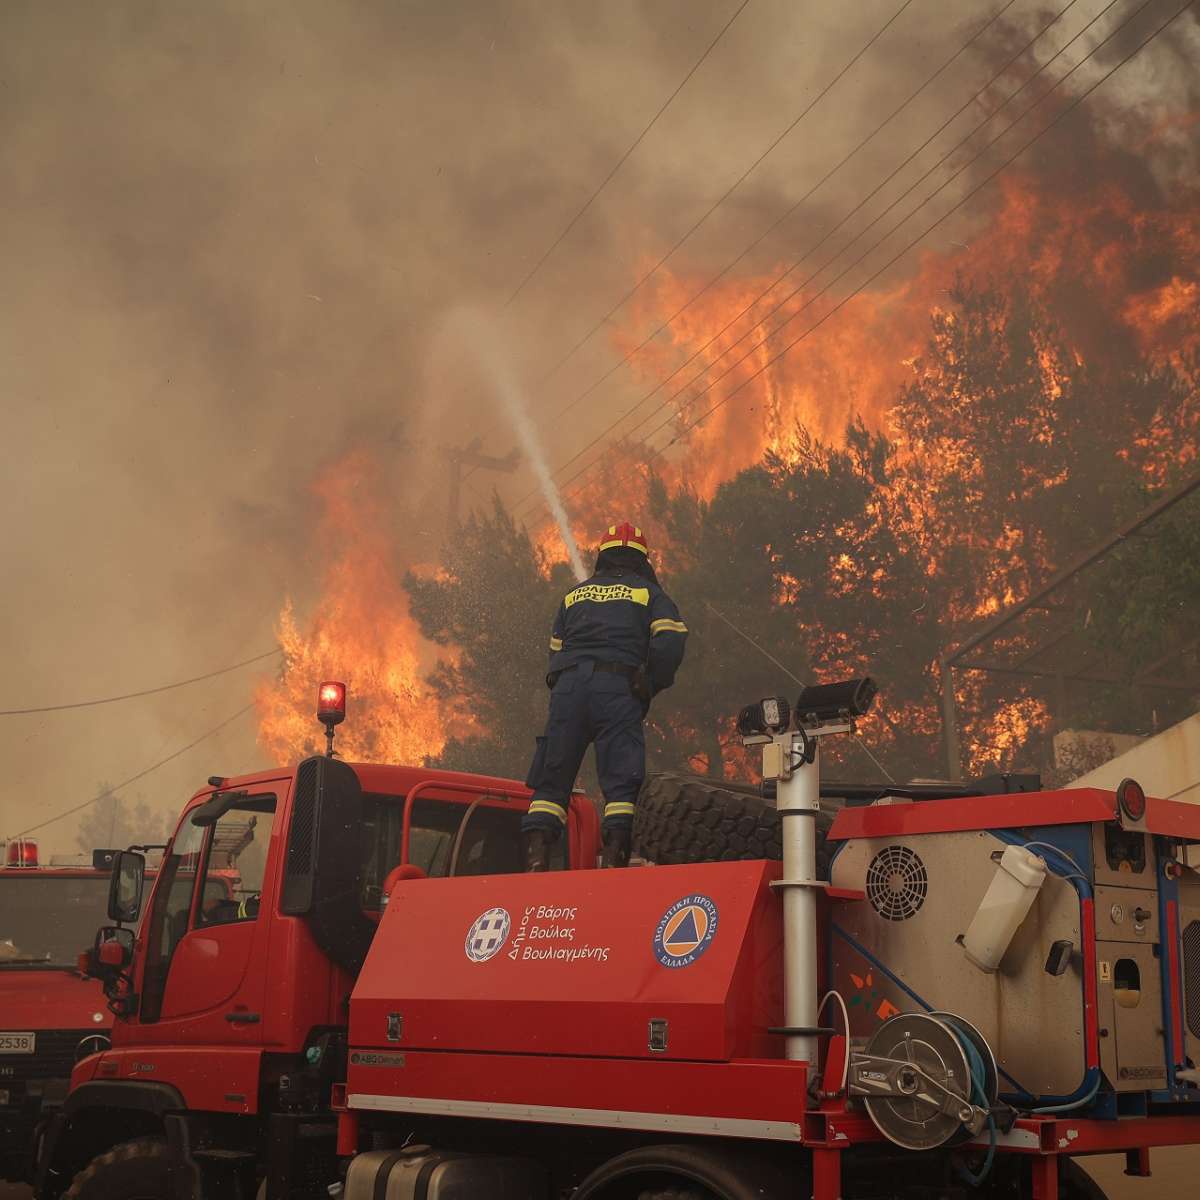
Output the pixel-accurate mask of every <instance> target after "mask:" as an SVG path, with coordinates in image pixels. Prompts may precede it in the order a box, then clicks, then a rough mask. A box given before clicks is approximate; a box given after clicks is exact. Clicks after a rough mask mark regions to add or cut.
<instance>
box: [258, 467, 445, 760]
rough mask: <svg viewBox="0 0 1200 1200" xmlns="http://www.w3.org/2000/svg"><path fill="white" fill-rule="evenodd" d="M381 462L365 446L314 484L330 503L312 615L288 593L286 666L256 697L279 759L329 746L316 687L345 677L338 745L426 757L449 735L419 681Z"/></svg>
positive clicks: (358, 755) (267, 744) (383, 755)
mask: <svg viewBox="0 0 1200 1200" xmlns="http://www.w3.org/2000/svg"><path fill="white" fill-rule="evenodd" d="M380 490H381V489H380V486H379V478H378V472H377V470H376V467H375V464H374V462H373V460H372V459H371V457H370V456H369V455H367V454H366V453H363V452H359V453H355V454H352V455H350V456H348V457H347V458H345V459H343V460H341V461H340V462H338V463H336V464H335V465H334V466H333V467H332V468H331V469H330V470H328V471H326V472H325V474H324V475H323V476H322V477H321V479H320V480H319V481H318V482H317V484H316V486H315V488H314V491H315V493H316V495H317V496H318V498H319V499H320V501H321V504H322V506H323V509H324V513H323V517H322V521H321V524H320V528H319V531H318V537H317V541H318V545H319V546H320V547H321V548H322V550H323V552H324V555H325V558H326V564H325V568H324V571H323V574H322V581H321V590H320V599H319V600H318V601H317V604H316V606H315V610H314V612H313V613H312V615H311V617H310V618H309V619H308V621H307V622H306V623H302V622H301V621H300V620H299V619H298V618H297V615H296V612H295V609H294V607H293V605H292V602H291V601H290V600H289V601H288V602H287V603H286V604H285V606H284V609H283V612H282V614H281V615H280V618H279V624H278V628H277V633H278V636H279V642H280V645H281V646H282V647H283V651H284V668H283V673H282V675H281V676H280V678H279V679H278V680H277V681H275V682H274V683H268V684H263V685H262V686H261V687H260V688H259V690H258V694H257V696H256V698H255V700H256V704H257V708H258V719H259V741H260V743H261V744H262V746H263V747H264V748H265V749H266V750H267V751H268V752H269V753H270V754H272V755H273V756H274V757H275V758H276V759H277V760H279V761H284V762H286V761H291V760H295V759H296V758H298V757H302V756H304V755H308V754H313V753H318V752H320V751H322V750H323V749H324V745H325V739H324V733H323V731H322V729H321V727H320V726H319V725H318V724H317V721H316V709H317V687H318V685H319V684H320V683H321V682H322V681H323V680H327V679H336V680H340V681H343V682H345V683H346V684H347V692H348V698H347V717H346V723H345V724H344V725H342V726H341V727H340V728H339V730H338V737H337V748H338V753H339V754H340V755H341V756H342V757H344V758H347V759H350V760H352V761H369V762H386V763H420V762H422V761H423V760H424V759H426V758H427V757H430V756H432V755H436V754H437V753H439V752H440V751H441V749H442V747H443V746H444V744H445V741H446V735H445V731H444V729H443V726H442V721H441V719H440V718H439V716H438V710H437V706H436V705H434V704H433V703H431V701H430V696H429V694H428V690H427V688H426V686H425V684H424V683H423V681H422V675H423V670H422V664H423V661H424V660H427V658H428V656H429V650H428V647H427V646H426V645H425V643H424V641H423V639H422V638H421V636H420V633H419V631H418V629H417V626H416V624H415V622H414V621H413V620H412V618H411V616H410V615H409V612H408V600H407V596H406V594H405V591H404V587H403V582H402V576H401V571H400V566H399V564H398V562H397V558H396V547H395V544H394V542H393V541H392V539H391V538H389V536H388V534H387V530H388V527H389V524H388V522H387V521H386V520H385V517H384V510H383V506H382V504H381V502H380V500H379V493H380Z"/></svg>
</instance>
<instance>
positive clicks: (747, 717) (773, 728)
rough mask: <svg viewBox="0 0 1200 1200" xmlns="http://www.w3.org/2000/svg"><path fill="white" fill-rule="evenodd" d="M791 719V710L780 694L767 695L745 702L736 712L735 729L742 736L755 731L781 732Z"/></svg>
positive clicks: (747, 735)
mask: <svg viewBox="0 0 1200 1200" xmlns="http://www.w3.org/2000/svg"><path fill="white" fill-rule="evenodd" d="M791 721H792V710H791V708H790V707H789V706H788V702H787V700H785V699H784V698H783V697H782V696H768V697H767V698H766V699H765V700H759V701H758V703H757V704H747V705H746V707H745V708H743V709H742V711H741V712H740V713H738V719H737V730H738V733H740V734H741V735H742V736H743V737H749V736H750V735H751V734H755V733H768V732H770V733H782V732H783V730H785V729H786V728H787V727H788V726H789V725H790V724H791Z"/></svg>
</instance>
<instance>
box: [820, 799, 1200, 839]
mask: <svg viewBox="0 0 1200 1200" xmlns="http://www.w3.org/2000/svg"><path fill="white" fill-rule="evenodd" d="M1116 819H1117V801H1116V796H1115V794H1114V793H1113V792H1110V791H1104V790H1102V789H1100V788H1063V789H1061V790H1059V791H1049V792H1014V793H1012V794H1010V795H1006V796H966V797H962V798H959V799H953V800H908V801H904V802H902V803H899V804H871V805H864V806H862V807H856V808H844V809H842V810H841V812H839V813H838V815H837V816H836V817H835V818H834V821H833V827H832V829H831V830H830V831H829V837H830V839H831V840H833V841H846V840H849V839H852V838H872V837H897V836H902V835H905V834H918V833H953V832H955V831H960V832H961V831H965V830H976V829H1014V828H1027V827H1031V826H1039V825H1086V824H1090V823H1091V822H1093V821H1113V820H1116ZM1145 829H1146V831H1147V832H1148V833H1156V834H1160V835H1161V836H1163V837H1173V838H1179V839H1180V840H1182V841H1200V805H1196V804H1187V803H1185V802H1183V801H1180V800H1160V799H1157V798H1156V797H1154V796H1147V797H1146V819H1145Z"/></svg>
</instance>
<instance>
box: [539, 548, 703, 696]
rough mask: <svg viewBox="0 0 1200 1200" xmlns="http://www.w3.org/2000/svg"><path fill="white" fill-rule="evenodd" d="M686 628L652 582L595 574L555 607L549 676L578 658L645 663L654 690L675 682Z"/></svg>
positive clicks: (612, 572)
mask: <svg viewBox="0 0 1200 1200" xmlns="http://www.w3.org/2000/svg"><path fill="white" fill-rule="evenodd" d="M686 642H687V626H686V625H685V624H684V623H683V621H682V620H680V617H679V609H677V608H676V607H675V602H674V601H673V600H672V599H671V597H670V596H668V595H667V593H666V592H664V591H663V590H662V588H660V587H659V586H658V584H657V583H654V582H652V581H651V580H649V579H646V578H645V577H644V576H641V575H638V574H636V573H634V572H633V571H626V570H622V569H620V568H617V569H608V570H603V571H599V572H597V573H596V574H595V575H593V576H592V577H591V578H590V579H587V580H584V582H583V583H581V584H580V585H579V586H578V587H575V588H572V589H571V590H570V591H569V592H568V593H567V594H566V595H565V596H564V597H563V601H562V603H561V604H560V605H559V606H558V614H557V615H556V616H555V618H554V627H553V629H552V630H551V633H550V672H551V674H553V673H555V672H557V671H562V670H564V669H566V668H567V667H572V666H575V665H576V664H577V663H579V662H581V661H582V660H584V659H587V658H590V659H594V660H595V661H596V662H615V663H624V664H625V665H626V666H630V667H640V666H642V665H645V666H646V668H647V673H648V675H649V677H650V686H651V688H652V689H653V690H654V691H655V692H661V691H662V690H663V689H664V688H669V687H670V686H671V684H672V683H674V682H675V672H676V671H677V670H678V669H679V664H680V663H681V662H683V650H684V644H685V643H686Z"/></svg>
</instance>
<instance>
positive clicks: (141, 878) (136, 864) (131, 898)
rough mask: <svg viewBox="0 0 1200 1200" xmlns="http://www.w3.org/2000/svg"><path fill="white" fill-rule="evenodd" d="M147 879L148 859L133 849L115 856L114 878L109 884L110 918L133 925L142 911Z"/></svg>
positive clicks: (121, 851) (119, 851)
mask: <svg viewBox="0 0 1200 1200" xmlns="http://www.w3.org/2000/svg"><path fill="white" fill-rule="evenodd" d="M145 881H146V859H145V856H144V855H141V854H137V853H135V852H134V851H132V850H118V851H117V853H116V854H115V855H114V856H113V869H112V879H111V881H110V882H109V885H108V919H109V920H110V921H116V922H118V923H122V922H123V923H126V924H130V925H132V924H133V922H134V921H136V920H137V919H138V914H139V913H140V912H141V911H142V886H143V885H144V883H145Z"/></svg>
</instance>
